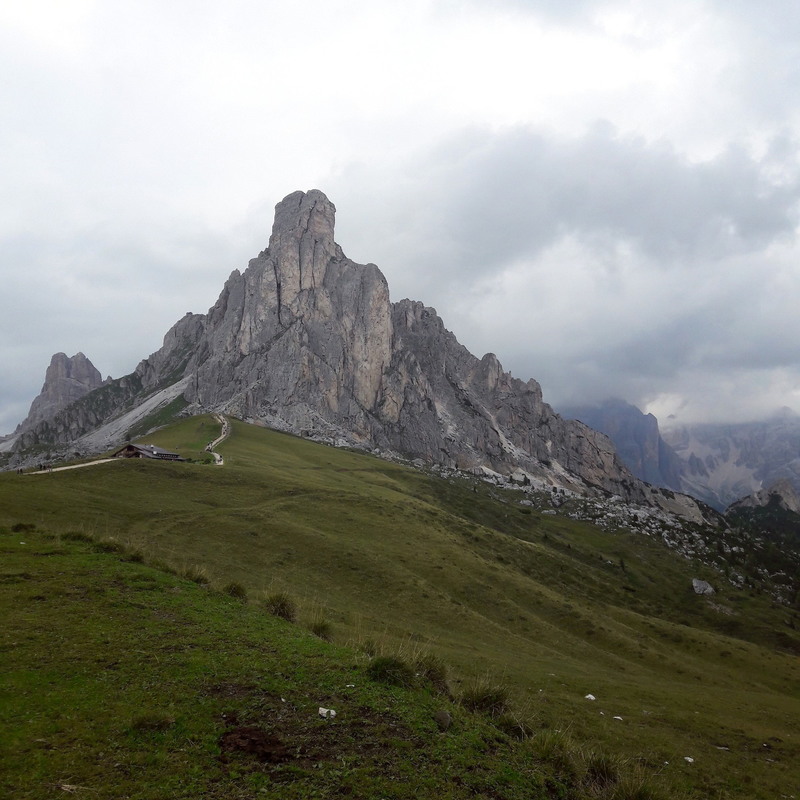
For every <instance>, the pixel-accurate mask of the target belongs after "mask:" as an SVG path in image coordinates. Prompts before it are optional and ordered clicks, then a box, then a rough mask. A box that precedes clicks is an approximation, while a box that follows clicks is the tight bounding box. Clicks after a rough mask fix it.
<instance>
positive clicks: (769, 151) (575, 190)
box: [333, 124, 800, 415]
mask: <svg viewBox="0 0 800 800" xmlns="http://www.w3.org/2000/svg"><path fill="white" fill-rule="evenodd" d="M788 145H789V142H787V141H785V140H781V139H780V138H778V139H776V140H775V141H774V142H773V143H772V144H771V145H770V146H768V147H767V148H765V151H764V153H763V155H761V156H756V155H754V154H752V153H749V152H748V151H746V150H745V149H743V148H737V147H729V148H727V149H726V150H724V151H723V152H722V153H720V154H719V155H716V156H714V157H712V158H709V159H707V160H704V161H693V160H691V159H689V158H688V157H687V156H685V155H683V154H681V153H679V152H677V151H676V149H675V148H674V147H672V146H670V145H668V144H666V143H663V142H646V141H645V140H643V139H642V138H636V137H628V136H624V135H618V134H616V133H615V131H614V130H613V129H612V128H611V127H610V126H609V125H606V124H600V125H596V126H594V127H593V128H591V129H590V130H589V131H588V132H587V133H585V134H584V135H582V136H579V137H565V136H563V135H560V136H559V135H554V134H552V133H545V132H542V131H539V130H536V129H532V128H516V129H514V130H511V131H503V132H493V131H488V130H475V129H470V130H467V131H464V132H462V133H461V134H460V135H458V136H455V137H452V138H451V139H449V140H448V141H446V142H443V143H441V144H440V145H439V146H437V147H435V148H432V149H431V150H430V151H427V152H424V153H419V154H417V156H416V158H415V159H412V160H411V161H409V162H407V163H404V164H402V165H399V166H398V167H397V168H396V173H390V174H384V175H382V192H383V196H382V201H381V202H380V203H375V202H371V201H372V199H373V198H370V196H369V192H368V190H367V187H366V185H365V184H364V183H362V180H363V179H364V177H365V176H364V175H363V173H361V171H360V170H359V169H358V168H352V169H349V170H345V171H343V173H342V174H341V175H340V176H339V177H338V180H337V181H336V182H335V183H336V184H337V185H336V194H334V195H333V196H334V200H335V201H336V200H337V198H338V197H339V196H340V194H339V193H340V192H341V198H342V201H343V202H342V204H341V208H346V209H347V214H348V216H349V215H353V217H354V218H356V219H359V220H360V223H359V230H358V232H356V231H355V230H351V228H350V222H349V221H346V222H344V230H343V233H344V235H345V237H346V238H348V239H349V238H350V237H351V236H352V241H353V244H354V247H355V249H356V250H357V251H358V255H359V256H363V257H364V258H366V259H369V260H372V261H375V262H376V263H378V265H379V266H381V267H382V268H384V270H385V271H386V272H387V275H388V276H389V285H390V287H392V289H393V296H395V297H397V296H398V294H397V291H396V290H398V289H399V294H400V295H405V294H411V296H415V297H417V298H419V299H423V300H424V301H425V302H428V303H430V304H432V305H436V306H437V307H440V308H444V309H447V313H445V314H444V316H445V324H447V325H448V326H449V327H451V328H452V329H453V330H454V332H455V333H456V335H458V336H459V337H460V338H461V339H462V340H463V341H464V342H465V344H467V346H469V347H471V348H472V349H475V350H477V351H478V352H479V353H480V352H482V351H484V350H492V351H495V352H497V353H498V355H500V357H501V360H502V361H503V363H504V365H505V366H506V368H510V369H511V370H512V371H513V372H515V374H518V375H519V376H520V377H523V378H527V377H535V378H537V379H539V380H540V381H541V382H542V384H543V387H544V389H545V398H546V399H548V398H549V399H550V400H551V401H552V402H555V403H556V404H558V403H567V402H591V401H600V400H602V399H604V398H605V397H607V396H612V395H615V396H622V397H625V398H626V399H628V400H630V401H631V402H635V403H638V404H640V405H646V404H647V403H648V402H649V401H652V400H653V398H654V397H655V396H657V395H659V394H661V393H666V392H671V391H674V392H680V391H685V392H687V393H688V392H691V390H692V387H693V386H694V387H699V385H700V383H701V382H700V381H698V379H697V374H698V372H699V373H701V374H702V375H703V381H705V382H707V383H708V384H709V387H710V386H712V385H714V380H716V381H717V384H716V385H721V384H722V383H724V382H725V380H729V379H730V380H733V379H734V378H735V377H736V376H738V379H739V380H740V382H741V383H742V384H743V385H746V384H747V381H748V380H752V381H753V382H756V381H761V383H762V384H763V383H764V382H765V380H766V379H765V371H767V370H770V369H772V370H777V371H780V370H787V369H788V370H792V371H796V370H797V369H798V368H800V363H799V359H798V353H797V350H796V348H795V346H794V342H795V341H797V340H798V339H797V337H798V336H800V323H798V322H796V321H795V320H796V315H795V314H794V313H793V312H792V311H791V307H792V305H793V304H794V303H795V302H796V300H797V298H798V296H799V293H800V284H799V283H798V277H797V274H796V270H795V269H794V268H793V266H792V264H791V263H790V262H791V258H792V256H791V255H789V256H786V259H787V261H784V262H782V261H781V260H780V259H779V258H776V257H775V256H773V255H765V254H767V253H769V252H770V251H771V249H776V248H777V249H780V248H781V247H784V248H787V251H788V252H790V253H791V248H792V246H793V243H794V237H795V229H796V226H797V223H798V200H799V199H800V181H798V171H797V168H796V164H795V162H794V160H793V152H794V151H793V148H792V147H791V146H788ZM395 174H396V175H397V179H395V178H394V177H393V175H395ZM400 175H402V178H400V177H399V176H400ZM337 202H338V201H337ZM340 219H344V218H343V217H341V216H340ZM564 243H569V247H564ZM346 249H347V247H346ZM348 252H349V251H348ZM351 254H352V253H351ZM509 276H511V278H510V279H509V280H510V281H511V282H510V283H506V278H508V277H509ZM777 319H780V320H781V323H780V326H776V320H777ZM732 376H733V377H732ZM712 394H713V390H712V389H711V388H709V389H708V398H707V400H706V399H705V398H696V405H697V407H698V408H699V407H700V406H703V412H702V413H711V411H710V409H711V408H712V407H714V406H715V403H716V406H715V407H716V412H717V414H720V413H722V414H723V415H724V414H726V413H727V414H732V415H736V414H747V413H751V409H750V408H749V407H746V406H745V405H744V404H743V403H741V404H739V407H738V408H723V407H722V406H721V405H720V404H719V402H718V398H717V399H712ZM731 400H733V398H731ZM698 413H700V412H699V411H698ZM753 413H754V412H753Z"/></svg>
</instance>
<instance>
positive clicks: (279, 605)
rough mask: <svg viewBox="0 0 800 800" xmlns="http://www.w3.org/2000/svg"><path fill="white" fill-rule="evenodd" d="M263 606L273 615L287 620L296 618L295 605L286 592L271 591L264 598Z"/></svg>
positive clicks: (293, 620) (290, 620)
mask: <svg viewBox="0 0 800 800" xmlns="http://www.w3.org/2000/svg"><path fill="white" fill-rule="evenodd" d="M264 608H265V609H266V610H267V611H269V613H270V614H272V616H273V617H280V618H281V619H285V620H286V621H287V622H295V621H296V620H297V605H296V604H295V602H294V600H292V598H291V597H289V595H288V594H286V592H273V593H272V594H268V595H267V596H266V597H265V598H264Z"/></svg>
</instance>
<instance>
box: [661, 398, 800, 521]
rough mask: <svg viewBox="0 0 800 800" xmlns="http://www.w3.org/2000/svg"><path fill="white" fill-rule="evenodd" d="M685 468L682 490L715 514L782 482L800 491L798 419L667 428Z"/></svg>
mask: <svg viewBox="0 0 800 800" xmlns="http://www.w3.org/2000/svg"><path fill="white" fill-rule="evenodd" d="M663 436H664V439H665V440H666V441H667V443H668V444H669V445H670V446H671V447H672V448H673V449H674V450H675V452H676V453H677V454H678V456H679V457H680V458H681V460H682V461H683V462H684V463H685V465H686V466H685V468H684V471H683V474H682V490H683V491H685V492H688V493H690V494H692V495H693V496H695V497H699V498H701V499H703V500H704V501H705V502H707V503H708V504H709V505H711V506H714V507H715V508H718V509H723V508H726V507H727V506H728V505H730V504H731V503H732V502H733V501H734V500H737V499H739V498H741V497H746V496H747V495H750V494H752V493H753V492H757V491H759V490H761V489H762V488H763V487H769V486H772V485H773V484H775V483H776V482H777V481H779V480H781V479H785V480H788V481H789V482H790V483H791V484H792V486H793V487H794V489H795V490H796V491H800V416H798V415H797V414H795V413H793V412H792V411H791V410H789V409H783V410H782V411H781V412H780V413H779V414H776V415H774V416H773V417H772V418H770V419H767V420H762V421H760V422H748V423H741V424H732V425H691V426H682V427H675V428H668V429H667V430H665V431H664V433H663Z"/></svg>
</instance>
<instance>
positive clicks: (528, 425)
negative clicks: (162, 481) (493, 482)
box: [15, 190, 703, 518]
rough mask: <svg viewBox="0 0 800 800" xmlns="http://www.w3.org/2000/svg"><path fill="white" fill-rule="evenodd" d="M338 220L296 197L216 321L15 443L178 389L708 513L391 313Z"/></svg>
mask: <svg viewBox="0 0 800 800" xmlns="http://www.w3.org/2000/svg"><path fill="white" fill-rule="evenodd" d="M334 220H335V208H334V206H333V204H332V203H331V202H330V201H329V200H328V198H327V197H325V195H324V194H323V193H322V192H319V191H316V190H313V191H309V192H305V193H304V192H295V193H293V194H290V195H289V196H287V197H286V198H285V199H284V200H283V201H281V202H280V203H278V205H277V206H276V213H275V222H274V226H273V229H272V234H271V236H270V239H269V245H268V247H267V248H266V249H265V250H264V251H263V252H261V253H260V254H259V255H258V256H257V257H256V258H254V259H253V260H251V261H250V263H249V265H248V267H247V269H246V270H245V271H244V272H243V273H240V272H239V271H238V270H235V271H234V272H233V273H232V274H231V275H230V277H229V278H228V280H227V282H226V283H225V286H224V288H223V290H222V293H221V294H220V296H219V299H218V300H217V302H216V303H215V305H214V306H213V307H212V308H211V309H209V312H208V314H205V315H200V314H187V315H186V316H185V317H184V318H183V319H181V320H180V321H179V322H178V323H176V325H175V326H173V328H171V329H170V331H169V332H168V333H167V335H166V336H165V338H164V344H163V346H162V348H161V349H160V350H158V351H157V352H156V353H154V354H152V355H151V356H150V357H149V358H147V359H145V360H144V361H142V362H141V363H140V364H139V365H138V366H137V368H136V370H135V371H134V372H133V373H132V374H131V375H128V376H125V377H123V378H121V379H118V380H115V381H110V382H109V383H107V384H106V385H104V386H102V387H100V388H98V389H96V390H95V391H94V392H91V393H89V394H88V395H87V396H85V397H84V398H81V399H79V400H78V401H76V402H73V403H72V404H71V405H70V406H69V407H68V408H66V409H63V410H61V411H59V412H57V413H56V414H54V415H53V416H51V417H50V418H49V419H44V420H41V421H40V422H38V423H37V424H35V425H33V426H31V427H30V428H28V429H27V430H25V431H24V432H23V433H22V434H21V435H20V437H19V441H18V442H17V444H16V445H15V447H17V448H18V449H20V450H22V449H24V448H26V447H36V446H38V447H42V446H52V445H59V444H60V445H67V444H69V445H71V446H72V447H75V446H76V442H77V446H78V447H80V446H81V442H82V441H83V443H84V444H83V446H86V442H87V441H94V442H95V443H96V442H97V441H98V439H97V436H98V435H99V434H98V431H103V430H106V429H109V427H108V426H109V425H111V428H110V429H111V430H114V431H116V435H119V434H120V430H119V428H120V426H119V425H117V426H116V428H115V427H114V425H113V424H112V423H113V421H114V420H115V419H117V420H118V419H121V418H122V417H123V416H124V415H125V414H130V413H133V412H135V410H136V409H137V408H139V407H141V405H142V403H143V402H144V401H145V400H148V399H152V398H153V397H155V396H156V395H159V396H160V397H163V398H164V402H168V401H169V400H170V399H174V398H175V397H177V396H179V395H181V394H182V396H183V397H184V398H185V400H186V401H187V402H188V403H189V404H190V405H189V412H190V413H192V412H193V413H200V412H205V411H217V412H224V413H227V414H231V415H233V416H236V417H239V418H242V419H245V420H250V421H259V422H263V423H266V424H268V425H271V426H274V427H278V428H283V429H285V430H290V431H293V432H295V433H299V434H301V435H306V436H309V437H312V438H316V439H321V440H323V441H331V442H335V443H339V444H349V445H352V446H358V447H362V448H365V449H370V450H374V451H377V452H383V453H398V454H401V455H403V456H407V457H409V458H418V459H421V460H422V461H424V462H425V463H430V464H438V465H441V466H443V467H445V468H449V469H459V470H466V471H472V472H476V471H477V472H481V471H486V472H488V473H490V474H498V475H502V476H511V475H516V476H517V478H518V479H519V480H522V481H527V482H528V483H529V484H531V485H538V486H542V487H546V486H559V487H562V488H564V489H567V490H570V491H576V492H582V493H586V492H601V493H603V492H605V493H610V494H613V495H616V496H619V497H621V498H623V499H624V500H626V501H629V502H636V503H645V504H654V505H656V506H658V507H659V508H662V509H664V510H665V511H668V512H671V513H679V514H682V515H684V516H688V517H690V518H702V515H703V512H702V510H701V509H700V508H699V507H698V505H697V504H696V503H695V502H694V501H692V500H691V499H690V498H687V497H682V496H677V495H674V494H672V493H671V492H663V493H658V492H657V493H655V494H654V493H653V492H652V491H651V489H650V487H647V486H645V485H644V484H643V483H642V482H641V481H639V480H637V479H636V478H635V477H634V476H633V475H632V474H631V473H630V472H629V470H628V469H627V468H626V467H625V466H624V465H623V464H622V462H621V461H620V460H619V458H618V456H617V454H616V452H615V449H614V447H613V445H612V443H611V441H610V440H609V439H608V437H606V436H605V435H603V434H601V433H598V432H597V431H595V430H593V429H591V428H590V427H588V426H587V425H584V424H583V423H581V422H577V421H571V420H565V419H563V418H562V417H560V416H559V415H558V414H556V413H555V412H554V411H553V409H552V408H551V407H550V406H549V405H548V404H547V403H545V402H544V401H543V399H542V392H541V388H540V386H539V384H538V383H537V382H536V381H534V380H529V381H527V382H524V381H521V380H519V379H517V378H514V377H513V376H512V375H511V374H510V373H507V372H505V371H504V370H503V368H502V366H501V364H500V362H499V361H498V359H497V358H496V356H495V355H494V354H492V353H487V354H486V355H484V356H483V357H482V358H480V359H478V358H476V357H475V356H473V355H472V354H471V353H469V351H467V349H466V348H464V347H463V346H462V345H461V344H460V343H459V342H458V341H457V339H456V338H455V336H454V335H453V334H452V333H451V332H450V331H448V330H447V329H446V328H445V327H444V323H443V322H442V320H441V318H440V317H439V316H438V315H437V313H436V311H435V309H433V308H429V307H426V306H425V305H423V304H422V303H420V302H415V301H411V300H401V301H400V302H397V303H392V302H391V301H390V299H389V289H388V286H387V284H386V280H385V278H384V276H383V275H382V274H381V272H380V270H379V269H378V268H377V267H376V266H375V265H374V264H367V265H359V264H356V263H354V262H353V261H351V260H350V259H348V258H347V257H346V256H345V255H344V253H343V252H342V250H341V248H340V247H339V245H338V244H336V242H335V241H334V235H333V234H334ZM92 432H94V433H92ZM87 434H91V435H94V436H95V439H94V440H91V438H89V439H87V438H86V437H87ZM81 437H84V439H83V440H82V439H81Z"/></svg>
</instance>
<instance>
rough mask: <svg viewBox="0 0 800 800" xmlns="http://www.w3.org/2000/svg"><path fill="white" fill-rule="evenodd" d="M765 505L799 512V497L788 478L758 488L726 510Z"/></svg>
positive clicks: (762, 506)
mask: <svg viewBox="0 0 800 800" xmlns="http://www.w3.org/2000/svg"><path fill="white" fill-rule="evenodd" d="M767 506H774V507H775V508H779V509H782V510H783V511H791V512H793V513H794V514H800V497H798V495H797V492H796V491H795V488H794V486H792V484H791V483H790V482H789V481H788V480H786V479H785V478H782V479H781V480H779V481H776V482H775V483H774V484H773V485H772V486H770V487H769V489H759V490H758V491H757V492H754V493H753V494H751V495H748V496H747V497H742V498H741V499H739V500H736V501H735V502H733V503H731V505H730V506H729V507H728V509H727V511H741V510H742V509H745V508H765V507H767ZM727 511H726V513H727Z"/></svg>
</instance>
